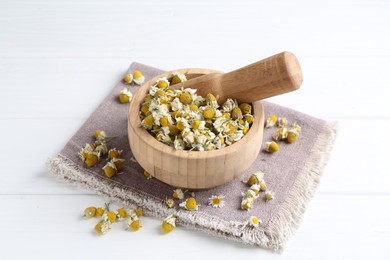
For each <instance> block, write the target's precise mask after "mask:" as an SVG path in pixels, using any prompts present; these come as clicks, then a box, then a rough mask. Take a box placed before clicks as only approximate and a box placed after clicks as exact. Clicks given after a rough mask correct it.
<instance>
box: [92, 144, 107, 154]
mask: <svg viewBox="0 0 390 260" xmlns="http://www.w3.org/2000/svg"><path fill="white" fill-rule="evenodd" d="M95 152H99V153H100V155H106V154H107V153H108V147H107V145H106V144H105V143H103V142H100V143H99V145H97V146H96V148H95Z"/></svg>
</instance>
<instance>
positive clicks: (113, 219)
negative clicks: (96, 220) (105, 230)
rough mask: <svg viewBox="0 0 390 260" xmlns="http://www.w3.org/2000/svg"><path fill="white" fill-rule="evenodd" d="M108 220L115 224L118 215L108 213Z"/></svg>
mask: <svg viewBox="0 0 390 260" xmlns="http://www.w3.org/2000/svg"><path fill="white" fill-rule="evenodd" d="M107 219H108V220H109V221H110V222H111V223H114V222H115V220H116V214H115V213H114V212H112V211H109V212H107Z"/></svg>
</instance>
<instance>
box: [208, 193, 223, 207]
mask: <svg viewBox="0 0 390 260" xmlns="http://www.w3.org/2000/svg"><path fill="white" fill-rule="evenodd" d="M224 198H225V196H224V195H218V196H216V195H212V196H211V197H210V198H209V205H210V206H212V207H213V208H222V207H224V206H225V201H224V200H223V199H224Z"/></svg>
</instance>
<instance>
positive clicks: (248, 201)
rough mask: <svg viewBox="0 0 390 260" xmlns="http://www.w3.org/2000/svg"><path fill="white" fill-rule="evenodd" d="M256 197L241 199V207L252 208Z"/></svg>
mask: <svg viewBox="0 0 390 260" xmlns="http://www.w3.org/2000/svg"><path fill="white" fill-rule="evenodd" d="M254 203H255V199H254V198H252V197H248V198H245V199H243V200H242V201H241V209H244V210H250V209H252V208H253V205H254Z"/></svg>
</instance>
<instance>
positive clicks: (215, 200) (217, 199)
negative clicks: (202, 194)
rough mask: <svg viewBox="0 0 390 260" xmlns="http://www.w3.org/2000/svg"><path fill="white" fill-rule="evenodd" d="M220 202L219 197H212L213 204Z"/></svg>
mask: <svg viewBox="0 0 390 260" xmlns="http://www.w3.org/2000/svg"><path fill="white" fill-rule="evenodd" d="M220 203H221V199H220V198H214V199H213V204H214V205H219V204H220Z"/></svg>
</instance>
